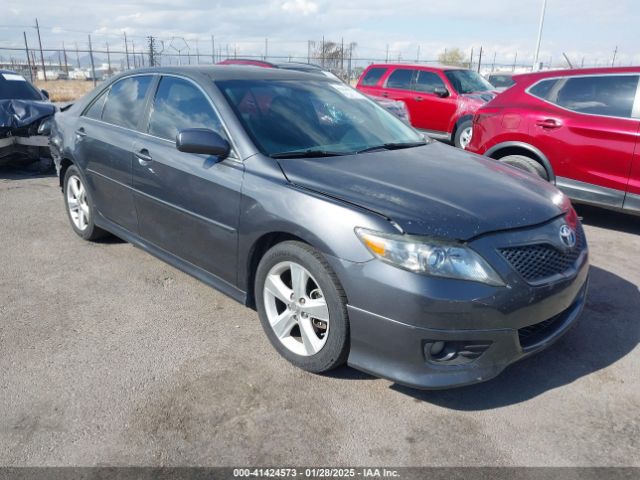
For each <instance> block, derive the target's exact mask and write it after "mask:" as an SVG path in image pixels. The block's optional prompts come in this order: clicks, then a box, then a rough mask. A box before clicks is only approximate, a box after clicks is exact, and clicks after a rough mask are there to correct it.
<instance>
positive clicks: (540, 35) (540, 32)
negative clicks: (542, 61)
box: [533, 0, 547, 71]
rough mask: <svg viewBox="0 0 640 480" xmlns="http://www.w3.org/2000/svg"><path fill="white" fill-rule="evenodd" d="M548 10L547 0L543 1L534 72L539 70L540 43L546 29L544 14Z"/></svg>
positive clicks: (534, 58)
mask: <svg viewBox="0 0 640 480" xmlns="http://www.w3.org/2000/svg"><path fill="white" fill-rule="evenodd" d="M546 9H547V0H542V13H540V25H539V26H538V41H537V42H536V54H535V56H534V57H533V70H534V71H535V70H538V58H539V56H540V43H541V42H542V28H543V27H544V14H545V11H546Z"/></svg>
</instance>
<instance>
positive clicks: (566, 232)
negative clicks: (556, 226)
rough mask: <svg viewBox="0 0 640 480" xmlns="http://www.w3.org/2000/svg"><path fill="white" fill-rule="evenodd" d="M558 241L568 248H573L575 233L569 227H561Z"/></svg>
mask: <svg viewBox="0 0 640 480" xmlns="http://www.w3.org/2000/svg"><path fill="white" fill-rule="evenodd" d="M560 241H562V243H563V244H564V245H565V246H567V247H569V248H573V247H575V245H576V232H575V230H574V229H573V228H571V227H569V225H566V224H565V225H562V226H561V227H560Z"/></svg>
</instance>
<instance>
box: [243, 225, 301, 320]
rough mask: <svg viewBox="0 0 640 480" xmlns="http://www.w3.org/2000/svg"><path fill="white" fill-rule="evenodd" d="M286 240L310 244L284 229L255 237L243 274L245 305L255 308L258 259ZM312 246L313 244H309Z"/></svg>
mask: <svg viewBox="0 0 640 480" xmlns="http://www.w3.org/2000/svg"><path fill="white" fill-rule="evenodd" d="M287 241H297V242H302V243H305V244H307V245H311V244H310V243H309V242H307V241H306V240H304V239H303V238H300V237H298V236H296V235H293V234H291V233H288V232H284V231H273V232H269V233H265V234H263V235H262V236H261V237H259V238H258V239H256V240H255V241H254V242H253V244H252V245H251V247H250V249H249V255H248V256H247V263H246V265H245V269H246V270H245V272H246V273H245V274H246V277H245V278H246V292H247V295H246V301H245V304H246V306H247V307H249V308H251V309H253V310H255V309H256V301H255V292H254V283H255V279H256V271H257V269H258V264H259V263H260V260H261V259H262V257H263V256H264V254H265V253H267V252H268V251H269V249H271V248H272V247H274V246H275V245H277V244H279V243H282V242H287ZM311 246H313V245H311Z"/></svg>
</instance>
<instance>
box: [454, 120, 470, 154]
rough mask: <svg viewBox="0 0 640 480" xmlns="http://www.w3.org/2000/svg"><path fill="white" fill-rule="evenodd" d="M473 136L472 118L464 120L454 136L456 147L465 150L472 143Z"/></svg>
mask: <svg viewBox="0 0 640 480" xmlns="http://www.w3.org/2000/svg"><path fill="white" fill-rule="evenodd" d="M472 137H473V123H472V122H471V120H466V121H464V122H462V123H461V124H460V125H459V126H458V128H457V129H456V135H455V137H454V138H453V143H454V145H455V146H456V147H458V148H462V149H463V150H465V149H466V148H467V147H468V146H469V144H470V143H471V138H472Z"/></svg>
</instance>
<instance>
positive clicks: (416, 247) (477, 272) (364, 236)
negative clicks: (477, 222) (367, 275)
mask: <svg viewBox="0 0 640 480" xmlns="http://www.w3.org/2000/svg"><path fill="white" fill-rule="evenodd" d="M355 232H356V235H357V236H358V238H359V239H360V240H361V241H362V243H364V245H365V246H366V247H367V248H368V249H369V251H370V252H371V253H373V254H374V255H375V256H376V257H378V258H379V259H381V260H383V261H385V262H388V263H390V264H392V265H395V266H396V267H400V268H404V269H406V270H410V271H412V272H417V273H424V274H428V275H433V276H436V277H446V278H457V279H461V280H471V281H474V282H481V283H486V284H488V285H495V286H504V282H503V281H502V279H501V278H500V275H498V273H497V272H496V271H495V270H494V269H493V268H491V266H490V265H489V264H488V263H487V261H486V260H485V259H484V258H482V257H481V256H480V255H478V254H477V253H476V252H474V251H473V250H471V249H470V248H468V247H465V246H463V245H460V244H456V243H447V242H442V241H439V240H431V239H428V238H422V237H412V236H408V235H392V234H388V233H381V232H374V231H371V230H367V229H364V228H356V229H355Z"/></svg>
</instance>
